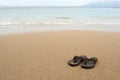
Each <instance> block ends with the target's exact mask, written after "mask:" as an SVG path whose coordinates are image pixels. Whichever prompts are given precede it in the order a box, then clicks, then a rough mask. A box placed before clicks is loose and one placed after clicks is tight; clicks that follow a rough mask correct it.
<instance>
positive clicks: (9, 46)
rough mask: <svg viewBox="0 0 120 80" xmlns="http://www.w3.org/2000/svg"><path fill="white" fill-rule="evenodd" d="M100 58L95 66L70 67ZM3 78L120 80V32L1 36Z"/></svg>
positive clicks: (11, 79) (0, 66) (63, 32)
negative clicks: (78, 58)
mask: <svg viewBox="0 0 120 80" xmlns="http://www.w3.org/2000/svg"><path fill="white" fill-rule="evenodd" d="M75 55H86V56H88V57H98V63H97V65H96V66H95V68H93V69H83V68H81V67H80V66H77V67H70V66H69V65H68V64H67V61H68V60H69V59H71V58H72V57H73V56H75ZM0 80H120V32H96V31H53V32H33V33H25V34H14V35H5V36H0Z"/></svg>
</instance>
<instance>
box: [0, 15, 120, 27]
mask: <svg viewBox="0 0 120 80" xmlns="http://www.w3.org/2000/svg"><path fill="white" fill-rule="evenodd" d="M61 18H62V17H60V18H56V19H49V20H0V26H9V25H71V24H73V25H120V19H66V18H65V19H64V18H62V19H61Z"/></svg>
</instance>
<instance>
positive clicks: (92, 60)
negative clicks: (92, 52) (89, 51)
mask: <svg viewBox="0 0 120 80" xmlns="http://www.w3.org/2000/svg"><path fill="white" fill-rule="evenodd" d="M97 61H98V59H97V58H96V57H92V58H88V59H86V60H85V61H84V62H83V63H82V64H81V67H82V68H86V69H90V68H94V67H95V65H96V63H97Z"/></svg>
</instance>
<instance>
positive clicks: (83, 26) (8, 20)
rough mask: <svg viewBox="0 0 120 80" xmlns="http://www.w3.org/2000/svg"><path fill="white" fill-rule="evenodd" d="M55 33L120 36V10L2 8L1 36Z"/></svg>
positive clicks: (0, 19) (0, 20)
mask: <svg viewBox="0 0 120 80" xmlns="http://www.w3.org/2000/svg"><path fill="white" fill-rule="evenodd" d="M54 30H95V31H111V32H120V8H89V7H1V8H0V35H4V34H13V33H23V32H33V31H54Z"/></svg>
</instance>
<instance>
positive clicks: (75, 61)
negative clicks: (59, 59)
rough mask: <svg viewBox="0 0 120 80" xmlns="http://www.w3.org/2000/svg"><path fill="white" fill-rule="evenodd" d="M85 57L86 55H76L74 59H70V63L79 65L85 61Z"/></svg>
mask: <svg viewBox="0 0 120 80" xmlns="http://www.w3.org/2000/svg"><path fill="white" fill-rule="evenodd" d="M85 59H87V57H86V56H84V55H83V56H74V57H73V59H71V60H69V61H68V64H69V65H70V66H77V65H79V64H80V63H81V62H83V61H84V60H85Z"/></svg>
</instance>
